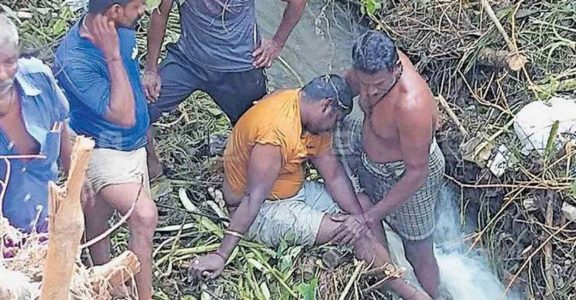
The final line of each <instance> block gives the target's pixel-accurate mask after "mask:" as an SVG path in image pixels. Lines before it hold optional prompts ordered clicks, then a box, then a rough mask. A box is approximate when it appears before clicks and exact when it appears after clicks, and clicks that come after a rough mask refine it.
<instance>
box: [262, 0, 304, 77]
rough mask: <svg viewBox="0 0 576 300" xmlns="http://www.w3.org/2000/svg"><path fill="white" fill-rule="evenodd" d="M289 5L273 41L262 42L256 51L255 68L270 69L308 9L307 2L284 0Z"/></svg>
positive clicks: (302, 0)
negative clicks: (306, 8) (305, 9)
mask: <svg viewBox="0 0 576 300" xmlns="http://www.w3.org/2000/svg"><path fill="white" fill-rule="evenodd" d="M282 1H284V2H287V3H288V5H287V6H286V9H285V10H284V14H283V15H282V21H280V25H279V26H278V29H277V30H276V33H275V34H274V36H273V37H272V39H271V40H262V45H260V47H259V48H258V49H256V51H254V54H253V55H254V58H255V59H254V66H255V67H256V68H263V67H270V65H271V64H272V61H273V60H274V59H276V58H277V57H278V55H280V51H281V50H282V48H283V47H284V45H285V44H286V41H287V40H288V37H289V36H290V34H291V33H292V30H294V27H296V24H298V22H300V18H301V17H302V14H303V13H304V8H305V7H306V0H282Z"/></svg>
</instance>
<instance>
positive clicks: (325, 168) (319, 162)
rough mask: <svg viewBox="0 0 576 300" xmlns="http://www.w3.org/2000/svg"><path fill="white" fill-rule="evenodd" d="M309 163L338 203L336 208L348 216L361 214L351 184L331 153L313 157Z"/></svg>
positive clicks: (360, 207) (360, 208)
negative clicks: (338, 207) (316, 170)
mask: <svg viewBox="0 0 576 300" xmlns="http://www.w3.org/2000/svg"><path fill="white" fill-rule="evenodd" d="M310 161H311V162H312V164H313V165H314V167H316V169H318V173H319V174H320V176H322V178H324V183H325V186H326V189H327V190H328V192H329V193H330V195H331V196H332V198H333V199H334V201H336V203H338V206H340V208H342V209H343V210H344V211H346V212H347V213H349V214H354V215H356V214H358V215H360V214H362V213H363V211H362V206H360V202H358V198H357V197H356V192H355V191H354V188H353V186H352V182H350V178H348V176H347V175H346V172H344V168H343V167H342V164H341V163H340V161H339V160H338V158H337V157H336V156H335V155H334V154H333V153H332V152H331V151H327V152H326V153H324V154H321V155H319V156H316V157H313V158H312V159H311V160H310Z"/></svg>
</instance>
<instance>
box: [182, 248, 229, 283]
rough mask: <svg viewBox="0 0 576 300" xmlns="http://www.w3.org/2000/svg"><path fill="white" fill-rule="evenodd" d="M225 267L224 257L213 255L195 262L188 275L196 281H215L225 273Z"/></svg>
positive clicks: (202, 257) (199, 258)
mask: <svg viewBox="0 0 576 300" xmlns="http://www.w3.org/2000/svg"><path fill="white" fill-rule="evenodd" d="M225 265H226V261H225V260H224V257H223V256H221V255H219V254H215V253H211V254H208V255H205V256H201V257H198V258H197V259H195V260H193V261H192V265H190V268H188V274H190V276H192V277H193V278H196V279H215V278H216V277H218V276H220V274H221V273H222V271H224V266H225Z"/></svg>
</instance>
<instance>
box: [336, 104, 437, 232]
mask: <svg viewBox="0 0 576 300" xmlns="http://www.w3.org/2000/svg"><path fill="white" fill-rule="evenodd" d="M362 124H363V116H358V115H356V116H354V115H351V116H349V117H347V118H345V119H344V120H343V121H342V122H341V123H340V124H339V126H338V128H337V129H336V132H335V133H334V149H335V151H336V154H337V155H338V156H339V158H340V160H341V161H342V163H343V164H344V167H345V169H346V171H347V173H348V175H349V176H350V177H351V178H352V181H353V182H354V185H355V187H356V188H357V190H358V191H361V192H364V193H365V194H366V195H367V196H368V197H369V198H370V200H372V202H373V203H376V202H378V201H381V200H383V199H384V197H385V195H386V194H388V192H390V190H391V189H392V187H393V186H394V185H395V184H396V183H397V182H398V181H400V179H402V177H403V176H404V172H405V167H404V162H403V161H395V162H388V163H378V162H374V161H371V160H370V159H369V158H368V156H367V155H366V152H364V150H363V149H362ZM444 164H445V162H444V155H443V154H442V151H441V150H440V147H438V144H437V143H436V140H434V141H433V142H432V144H431V146H430V159H429V165H428V167H429V174H428V179H427V180H426V182H425V183H424V186H422V187H421V188H420V189H419V190H418V191H417V192H416V193H415V194H414V195H413V196H412V197H411V198H410V199H409V200H408V201H407V202H406V203H404V204H403V205H402V206H401V207H400V208H398V209H397V210H396V211H394V212H393V213H391V214H390V215H388V216H386V222H387V223H388V224H389V225H390V226H391V227H392V228H393V229H394V230H395V231H396V232H397V233H398V234H399V235H400V236H401V237H402V238H403V239H405V240H409V241H418V240H423V239H425V238H428V237H430V236H431V235H432V234H433V233H434V229H435V225H436V220H435V214H434V209H435V207H436V201H437V199H438V193H439V191H440V188H441V185H442V178H443V175H444Z"/></svg>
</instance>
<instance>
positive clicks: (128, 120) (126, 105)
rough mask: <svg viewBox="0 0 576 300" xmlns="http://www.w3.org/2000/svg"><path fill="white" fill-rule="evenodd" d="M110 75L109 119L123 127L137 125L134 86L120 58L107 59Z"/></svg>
mask: <svg viewBox="0 0 576 300" xmlns="http://www.w3.org/2000/svg"><path fill="white" fill-rule="evenodd" d="M107 64H108V73H109V75H110V102H109V104H108V111H107V115H106V117H107V119H108V120H109V121H110V122H113V123H116V124H118V125H120V126H123V127H132V126H134V124H135V123H136V109H135V101H134V93H133V91H132V85H131V84H130V80H129V79H128V73H127V72H126V69H125V68H124V63H123V62H122V59H121V58H120V56H118V57H114V58H107Z"/></svg>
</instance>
